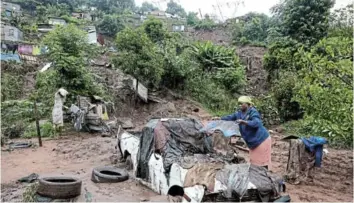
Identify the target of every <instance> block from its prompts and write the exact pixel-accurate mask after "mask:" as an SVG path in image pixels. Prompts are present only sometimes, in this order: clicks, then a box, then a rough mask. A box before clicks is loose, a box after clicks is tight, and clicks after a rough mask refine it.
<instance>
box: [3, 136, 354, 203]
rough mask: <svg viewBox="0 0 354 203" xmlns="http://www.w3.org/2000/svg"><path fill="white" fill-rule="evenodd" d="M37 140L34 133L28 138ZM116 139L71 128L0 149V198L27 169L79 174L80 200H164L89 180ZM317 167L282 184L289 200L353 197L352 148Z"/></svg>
mask: <svg viewBox="0 0 354 203" xmlns="http://www.w3.org/2000/svg"><path fill="white" fill-rule="evenodd" d="M281 137H282V135H281V134H274V133H273V134H272V141H273V156H272V161H273V167H272V170H273V171H274V172H276V173H277V174H279V175H282V174H284V172H285V169H286V162H287V154H288V146H287V143H284V142H281V141H280V138H281ZM32 141H33V142H34V143H36V139H32ZM116 142H117V141H116V139H115V138H110V137H101V136H100V135H91V134H87V133H80V134H78V133H72V134H70V135H67V136H63V137H60V138H58V139H52V140H45V141H44V146H43V147H40V148H39V147H35V148H27V149H16V150H14V151H2V156H1V186H2V188H1V196H2V197H1V198H2V201H21V199H22V193H23V191H24V188H25V187H26V184H20V183H16V180H17V179H19V178H21V177H24V176H27V175H29V174H31V173H38V174H40V175H41V176H47V175H70V176H75V177H78V178H80V179H82V180H83V187H82V195H81V196H80V197H78V199H76V200H77V201H80V202H84V201H85V197H84V196H85V193H86V191H88V192H90V193H91V194H92V197H93V201H96V202H102V201H105V202H111V201H126V202H129V201H134V202H137V201H139V202H140V201H167V198H166V197H165V196H160V195H158V194H156V193H154V192H152V191H151V190H149V189H148V188H146V187H144V186H141V185H140V184H139V183H138V182H137V181H135V180H134V179H132V178H131V179H129V180H128V181H126V182H123V183H112V184H95V183H93V182H91V180H90V176H91V171H92V168H94V167H96V166H102V165H111V164H112V161H113V160H114V157H115V156H116V155H117V154H116V153H117V152H116V149H115V145H116ZM3 149H4V148H3ZM328 150H329V154H328V155H326V156H325V157H324V160H323V165H322V168H320V169H318V170H317V171H316V175H315V179H314V181H313V182H307V183H301V184H300V185H289V184H288V185H287V190H288V193H289V194H290V196H291V198H292V201H296V202H321V201H326V202H332V201H333V202H349V201H352V200H353V181H352V180H353V161H352V160H353V154H352V151H350V150H335V149H328Z"/></svg>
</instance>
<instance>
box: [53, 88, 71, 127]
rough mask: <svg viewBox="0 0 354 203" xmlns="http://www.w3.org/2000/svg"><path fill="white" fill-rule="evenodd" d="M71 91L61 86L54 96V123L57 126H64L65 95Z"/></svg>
mask: <svg viewBox="0 0 354 203" xmlns="http://www.w3.org/2000/svg"><path fill="white" fill-rule="evenodd" d="M68 93H69V92H67V91H66V90H65V89H63V88H60V89H59V90H58V91H57V92H56V93H55V96H54V108H53V113H52V116H53V124H54V125H55V126H64V119H63V105H64V102H65V97H66V95H67V94H68Z"/></svg>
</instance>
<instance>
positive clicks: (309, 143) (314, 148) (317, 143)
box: [301, 136, 327, 167]
mask: <svg viewBox="0 0 354 203" xmlns="http://www.w3.org/2000/svg"><path fill="white" fill-rule="evenodd" d="M301 140H302V142H303V143H304V144H305V147H306V149H307V150H309V151H310V152H314V153H315V159H316V160H315V166H316V167H321V162H322V153H323V145H324V144H327V140H326V138H323V137H317V136H311V137H310V138H304V137H302V138H301Z"/></svg>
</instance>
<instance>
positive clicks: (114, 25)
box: [97, 15, 125, 37]
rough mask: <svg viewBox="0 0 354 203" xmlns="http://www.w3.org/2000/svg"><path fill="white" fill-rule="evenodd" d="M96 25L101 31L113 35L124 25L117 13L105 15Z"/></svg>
mask: <svg viewBox="0 0 354 203" xmlns="http://www.w3.org/2000/svg"><path fill="white" fill-rule="evenodd" d="M97 27H98V29H99V31H100V32H101V33H103V34H106V35H108V36H111V37H114V36H115V35H116V34H117V33H118V32H119V31H121V30H123V29H124V27H125V26H124V23H123V21H122V19H121V18H120V17H119V16H118V15H105V16H104V17H103V19H102V20H101V21H100V22H99V24H98V26H97Z"/></svg>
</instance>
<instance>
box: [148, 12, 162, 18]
mask: <svg viewBox="0 0 354 203" xmlns="http://www.w3.org/2000/svg"><path fill="white" fill-rule="evenodd" d="M147 14H148V15H150V16H154V17H155V18H159V19H164V18H166V13H165V11H150V12H148V13H147Z"/></svg>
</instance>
